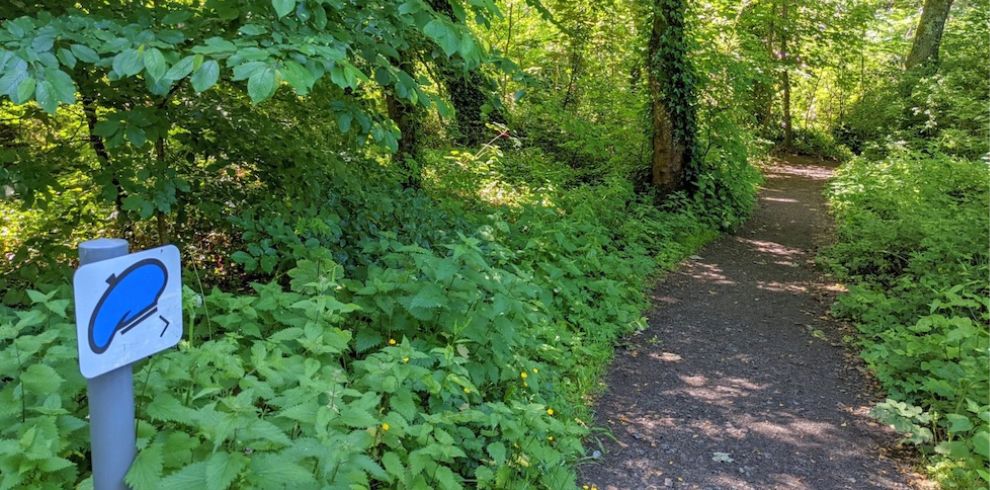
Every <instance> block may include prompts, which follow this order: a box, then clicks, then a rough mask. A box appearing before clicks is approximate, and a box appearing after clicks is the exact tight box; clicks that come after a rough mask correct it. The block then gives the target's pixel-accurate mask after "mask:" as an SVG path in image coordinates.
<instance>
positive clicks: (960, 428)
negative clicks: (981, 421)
mask: <svg viewBox="0 0 990 490" xmlns="http://www.w3.org/2000/svg"><path fill="white" fill-rule="evenodd" d="M945 418H946V420H948V421H949V429H948V430H949V432H950V433H956V432H966V431H968V430H971V429H972V428H973V422H972V421H970V420H969V417H967V416H965V415H959V414H957V413H950V414H948V415H946V416H945Z"/></svg>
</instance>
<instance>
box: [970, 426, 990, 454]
mask: <svg viewBox="0 0 990 490" xmlns="http://www.w3.org/2000/svg"><path fill="white" fill-rule="evenodd" d="M970 441H972V442H973V451H975V452H976V454H979V455H980V456H983V457H984V458H987V459H990V432H987V431H985V430H981V431H979V432H977V433H976V434H975V435H974V436H973V437H972V438H970Z"/></svg>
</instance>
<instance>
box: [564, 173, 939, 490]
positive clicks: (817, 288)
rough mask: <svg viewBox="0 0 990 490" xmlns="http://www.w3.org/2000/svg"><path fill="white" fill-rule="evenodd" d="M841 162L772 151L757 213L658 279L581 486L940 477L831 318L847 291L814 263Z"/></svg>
mask: <svg viewBox="0 0 990 490" xmlns="http://www.w3.org/2000/svg"><path fill="white" fill-rule="evenodd" d="M833 167H834V165H833V164H829V163H824V162H821V161H816V160H811V159H804V158H799V157H788V158H786V159H783V160H776V161H774V162H773V163H772V164H770V165H769V166H767V167H766V168H765V169H764V173H765V175H766V179H767V180H766V183H765V185H764V188H763V190H762V193H761V195H760V203H759V207H758V209H757V210H756V211H755V213H754V215H753V218H752V219H751V220H750V221H749V222H748V223H747V224H746V225H744V226H743V227H742V229H740V230H739V231H738V232H736V233H735V234H732V235H726V236H724V237H722V238H721V239H719V240H717V241H715V242H713V243H711V244H709V245H708V246H707V247H705V248H704V249H703V250H702V251H701V252H699V254H698V255H696V256H693V257H692V258H691V259H690V260H688V261H687V262H685V263H684V264H683V265H682V267H681V268H680V269H679V270H678V271H676V272H674V273H672V274H670V275H669V276H668V277H667V278H666V279H665V280H664V281H663V282H662V283H660V284H658V285H657V287H656V289H655V291H654V293H653V302H654V305H655V308H654V310H653V311H652V312H651V313H650V315H649V323H650V326H649V328H648V329H646V330H644V331H642V332H640V333H638V334H637V335H635V336H633V337H631V338H629V339H627V342H626V343H625V345H624V346H621V347H620V348H619V349H618V350H617V352H616V356H615V360H614V362H613V364H612V366H611V368H610V370H609V373H608V374H607V376H606V379H605V383H606V385H607V388H606V390H605V392H604V393H602V394H601V396H600V397H599V399H598V402H597V407H596V413H597V419H598V420H597V424H598V425H599V426H603V427H607V428H608V429H609V430H610V431H611V433H612V435H613V436H614V438H610V437H607V436H603V437H601V438H600V439H601V443H602V446H603V447H602V449H603V451H602V452H601V454H600V458H599V459H596V460H594V461H593V462H591V463H588V464H586V465H584V466H583V467H581V469H580V473H581V476H582V483H585V484H589V485H591V484H595V485H597V486H598V487H599V488H601V489H650V488H661V489H662V488H668V487H669V488H685V489H769V488H787V489H792V488H793V489H816V490H817V489H868V488H883V489H901V488H918V487H927V486H928V484H926V483H925V482H924V481H923V479H922V478H921V477H920V476H918V475H917V474H915V473H913V472H912V471H911V463H910V462H907V463H905V457H904V455H899V454H892V453H891V449H890V448H893V447H894V445H895V441H896V436H895V435H894V434H892V433H891V432H890V431H889V430H887V429H886V428H884V427H881V426H879V425H878V424H877V423H875V422H874V421H872V420H871V419H870V418H869V416H868V412H869V407H870V406H871V404H872V403H873V402H874V401H876V400H877V391H876V390H875V389H874V387H873V386H874V385H873V383H872V382H871V381H870V379H869V377H868V376H866V375H865V374H864V372H865V371H864V369H863V367H862V366H861V364H860V363H859V362H858V356H857V355H856V354H855V353H854V352H852V351H850V350H848V349H847V348H845V347H844V346H843V344H842V340H841V339H842V337H843V335H844V328H845V327H843V326H842V325H840V324H838V323H837V322H835V321H834V320H832V319H830V318H829V317H828V315H827V312H828V307H829V305H830V304H831V302H832V299H833V298H834V296H835V293H836V292H837V291H838V290H839V289H840V287H841V286H839V285H837V284H832V283H830V282H829V281H828V280H827V279H826V278H825V277H824V276H823V275H822V274H821V273H820V272H819V271H817V270H816V268H815V265H814V257H815V254H816V252H817V249H818V248H819V247H821V246H822V245H825V244H827V243H828V241H829V237H830V229H831V227H830V220H829V216H828V214H827V212H826V208H825V202H824V197H823V195H822V190H823V186H824V184H825V182H826V181H827V180H828V178H829V177H830V176H831V174H832V170H833ZM846 333H848V332H846ZM590 446H591V447H590V449H591V450H594V449H596V448H595V447H594V443H593V442H592V443H591V444H590ZM595 456H597V455H595Z"/></svg>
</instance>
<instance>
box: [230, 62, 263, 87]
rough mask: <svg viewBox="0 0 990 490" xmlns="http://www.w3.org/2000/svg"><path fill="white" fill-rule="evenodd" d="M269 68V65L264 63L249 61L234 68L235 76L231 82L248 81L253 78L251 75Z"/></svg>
mask: <svg viewBox="0 0 990 490" xmlns="http://www.w3.org/2000/svg"><path fill="white" fill-rule="evenodd" d="M267 66H268V63H265V62H263V61H248V62H247V63H241V64H239V65H237V66H235V67H234V76H233V77H231V80H233V81H235V82H238V81H241V80H247V79H248V78H251V75H254V74H255V73H257V72H259V71H261V70H264V69H265V68H266V67H267Z"/></svg>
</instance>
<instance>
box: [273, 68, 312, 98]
mask: <svg viewBox="0 0 990 490" xmlns="http://www.w3.org/2000/svg"><path fill="white" fill-rule="evenodd" d="M279 72H280V73H281V74H282V78H284V79H285V81H286V82H289V85H291V86H292V88H293V90H295V91H296V93H297V94H299V95H306V94H308V93H309V90H310V88H312V86H313V83H314V82H315V78H314V77H313V75H312V73H310V72H309V70H308V69H306V67H305V66H302V65H300V64H299V63H296V62H295V61H292V60H289V61H286V62H285V63H284V64H283V65H282V68H281V70H279Z"/></svg>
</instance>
